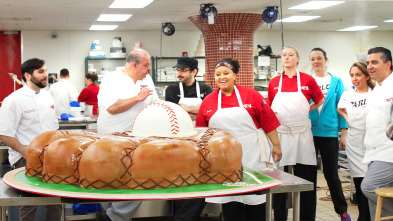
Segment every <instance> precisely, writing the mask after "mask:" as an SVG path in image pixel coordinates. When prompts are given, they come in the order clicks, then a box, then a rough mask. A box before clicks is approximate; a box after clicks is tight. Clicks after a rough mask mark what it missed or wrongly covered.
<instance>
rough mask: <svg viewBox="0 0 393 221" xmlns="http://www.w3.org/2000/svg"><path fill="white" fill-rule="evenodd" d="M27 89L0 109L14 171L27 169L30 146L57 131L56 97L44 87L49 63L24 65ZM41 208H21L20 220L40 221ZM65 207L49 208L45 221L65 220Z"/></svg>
mask: <svg viewBox="0 0 393 221" xmlns="http://www.w3.org/2000/svg"><path fill="white" fill-rule="evenodd" d="M21 73H22V79H23V81H25V82H26V85H25V87H22V88H20V89H18V90H17V91H14V92H13V93H12V94H10V95H9V96H8V97H6V98H5V99H4V101H3V104H2V107H1V109H0V139H1V140H2V141H3V142H4V143H5V144H6V145H7V146H9V147H10V149H9V151H8V160H9V161H10V164H11V165H12V168H13V169H16V168H19V167H24V166H26V155H27V147H28V145H29V144H30V142H31V141H32V140H33V139H34V138H35V137H36V136H38V135H39V134H41V133H43V132H46V131H50V130H57V129H58V128H59V123H58V121H57V119H56V115H55V110H54V101H53V98H52V96H51V95H50V94H49V92H47V91H46V90H43V88H45V87H46V85H47V77H48V73H47V68H46V66H45V62H44V61H43V60H41V59H38V58H33V59H29V60H27V61H25V62H24V63H23V64H22V66H21ZM36 210H37V206H21V207H19V220H22V221H23V220H36V216H35V213H36ZM61 213H62V207H61V205H52V206H46V212H45V220H61Z"/></svg>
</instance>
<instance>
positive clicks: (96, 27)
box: [89, 25, 118, 31]
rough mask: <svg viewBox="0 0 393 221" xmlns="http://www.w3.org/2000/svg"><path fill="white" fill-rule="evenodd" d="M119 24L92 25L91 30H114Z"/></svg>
mask: <svg viewBox="0 0 393 221" xmlns="http://www.w3.org/2000/svg"><path fill="white" fill-rule="evenodd" d="M117 27H118V25H92V26H91V27H90V29H89V30H90V31H112V30H115V29H116V28H117Z"/></svg>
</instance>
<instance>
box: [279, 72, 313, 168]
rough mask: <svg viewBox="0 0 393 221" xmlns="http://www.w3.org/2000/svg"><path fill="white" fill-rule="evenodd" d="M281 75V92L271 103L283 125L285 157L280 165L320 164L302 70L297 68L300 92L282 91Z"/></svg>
mask: <svg viewBox="0 0 393 221" xmlns="http://www.w3.org/2000/svg"><path fill="white" fill-rule="evenodd" d="M281 88H282V76H280V83H279V86H278V92H277V94H276V96H275V97H274V100H273V103H272V110H273V111H274V113H275V114H276V116H277V118H278V120H279V121H280V123H281V126H279V127H278V128H277V132H278V138H279V139H280V145H281V151H282V159H281V160H280V161H279V162H278V163H277V166H279V167H283V166H287V165H296V164H297V163H300V164H304V165H317V159H316V154H315V147H314V140H313V136H312V132H311V121H310V119H309V117H308V116H309V111H310V104H309V103H308V101H307V99H306V97H305V96H304V95H303V93H302V91H301V84H300V74H299V72H297V88H298V91H297V92H282V91H281Z"/></svg>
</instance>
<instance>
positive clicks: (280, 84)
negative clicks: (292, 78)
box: [278, 70, 302, 92]
mask: <svg viewBox="0 0 393 221" xmlns="http://www.w3.org/2000/svg"><path fill="white" fill-rule="evenodd" d="M283 74H284V73H282V74H281V76H280V82H279V83H278V92H281V88H282V76H283ZM296 76H297V77H296V78H297V92H302V90H301V84H300V74H299V71H298V70H296Z"/></svg>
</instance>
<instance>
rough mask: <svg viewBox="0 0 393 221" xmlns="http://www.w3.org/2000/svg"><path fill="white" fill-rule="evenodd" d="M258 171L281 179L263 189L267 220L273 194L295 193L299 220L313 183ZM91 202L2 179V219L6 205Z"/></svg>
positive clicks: (296, 220)
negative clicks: (21, 187)
mask: <svg viewBox="0 0 393 221" xmlns="http://www.w3.org/2000/svg"><path fill="white" fill-rule="evenodd" d="M257 171H259V172H261V173H263V174H266V175H268V176H270V177H273V178H275V179H278V180H280V181H281V185H280V186H277V187H273V188H271V189H268V190H264V191H263V193H266V220H268V221H269V220H272V194H273V193H293V198H292V199H293V220H294V221H299V220H300V216H299V215H300V212H299V211H300V205H299V204H300V192H302V191H310V190H312V189H313V188H314V185H313V183H311V182H309V181H306V180H304V179H301V178H299V177H296V176H293V175H291V174H288V173H285V172H282V171H279V170H276V169H268V168H265V169H261V170H257ZM90 202H97V200H84V199H74V198H65V197H53V196H43V195H37V194H32V193H28V192H24V191H19V190H16V189H13V188H11V187H9V186H7V185H6V184H5V183H4V181H3V179H0V221H5V220H6V219H5V218H6V214H5V209H6V206H26V205H54V204H74V203H90ZM102 202H108V201H102Z"/></svg>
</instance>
